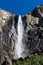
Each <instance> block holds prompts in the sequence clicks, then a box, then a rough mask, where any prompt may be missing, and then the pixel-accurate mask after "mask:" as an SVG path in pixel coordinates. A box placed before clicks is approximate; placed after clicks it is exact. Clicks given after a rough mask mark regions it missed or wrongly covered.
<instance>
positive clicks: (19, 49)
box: [15, 15, 24, 58]
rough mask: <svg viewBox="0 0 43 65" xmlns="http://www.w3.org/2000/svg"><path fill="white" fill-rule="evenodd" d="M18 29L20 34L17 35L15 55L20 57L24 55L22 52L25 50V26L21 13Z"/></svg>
mask: <svg viewBox="0 0 43 65" xmlns="http://www.w3.org/2000/svg"><path fill="white" fill-rule="evenodd" d="M17 31H18V36H17V41H16V43H15V55H16V56H15V57H17V58H20V57H22V52H23V51H24V45H23V42H22V39H23V32H24V28H23V23H22V18H21V15H19V18H18V26H17Z"/></svg>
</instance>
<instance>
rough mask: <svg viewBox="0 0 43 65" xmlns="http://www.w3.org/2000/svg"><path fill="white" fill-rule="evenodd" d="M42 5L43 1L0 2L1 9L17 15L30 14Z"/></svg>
mask: <svg viewBox="0 0 43 65" xmlns="http://www.w3.org/2000/svg"><path fill="white" fill-rule="evenodd" d="M40 4H43V0H0V8H2V9H4V10H6V11H9V12H13V13H15V14H16V15H24V14H26V13H29V12H31V11H32V10H33V9H34V8H35V7H36V6H37V5H40Z"/></svg>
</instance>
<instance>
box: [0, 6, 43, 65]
mask: <svg viewBox="0 0 43 65" xmlns="http://www.w3.org/2000/svg"><path fill="white" fill-rule="evenodd" d="M40 12H41V13H40ZM42 14H43V6H39V7H36V8H35V10H34V11H33V12H31V13H29V14H26V15H23V16H21V17H22V23H23V28H24V31H23V39H22V42H23V45H24V47H25V49H24V51H23V52H22V53H21V54H22V56H21V57H22V58H23V59H24V58H25V57H27V56H29V57H30V56H31V55H32V54H33V53H38V54H40V53H42V52H43V15H42ZM18 18H19V16H17V15H15V14H12V13H9V12H6V11H4V10H0V56H1V57H2V58H0V65H1V64H2V63H3V62H4V61H5V60H6V59H7V60H6V62H7V61H9V62H8V63H9V65H10V64H12V63H11V60H13V59H18V57H17V58H15V42H16V40H17V36H18V31H17V29H18V28H17V26H18ZM13 22H14V23H13ZM17 45H18V43H17ZM1 50H2V51H1ZM42 54H43V53H42ZM1 60H3V62H2V61H1Z"/></svg>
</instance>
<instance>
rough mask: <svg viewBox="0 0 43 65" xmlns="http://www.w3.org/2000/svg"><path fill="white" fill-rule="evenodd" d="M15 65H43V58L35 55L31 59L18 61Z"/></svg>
mask: <svg viewBox="0 0 43 65" xmlns="http://www.w3.org/2000/svg"><path fill="white" fill-rule="evenodd" d="M13 65H43V56H41V55H33V56H31V57H30V58H26V59H24V60H17V61H16V62H14V63H13Z"/></svg>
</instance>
